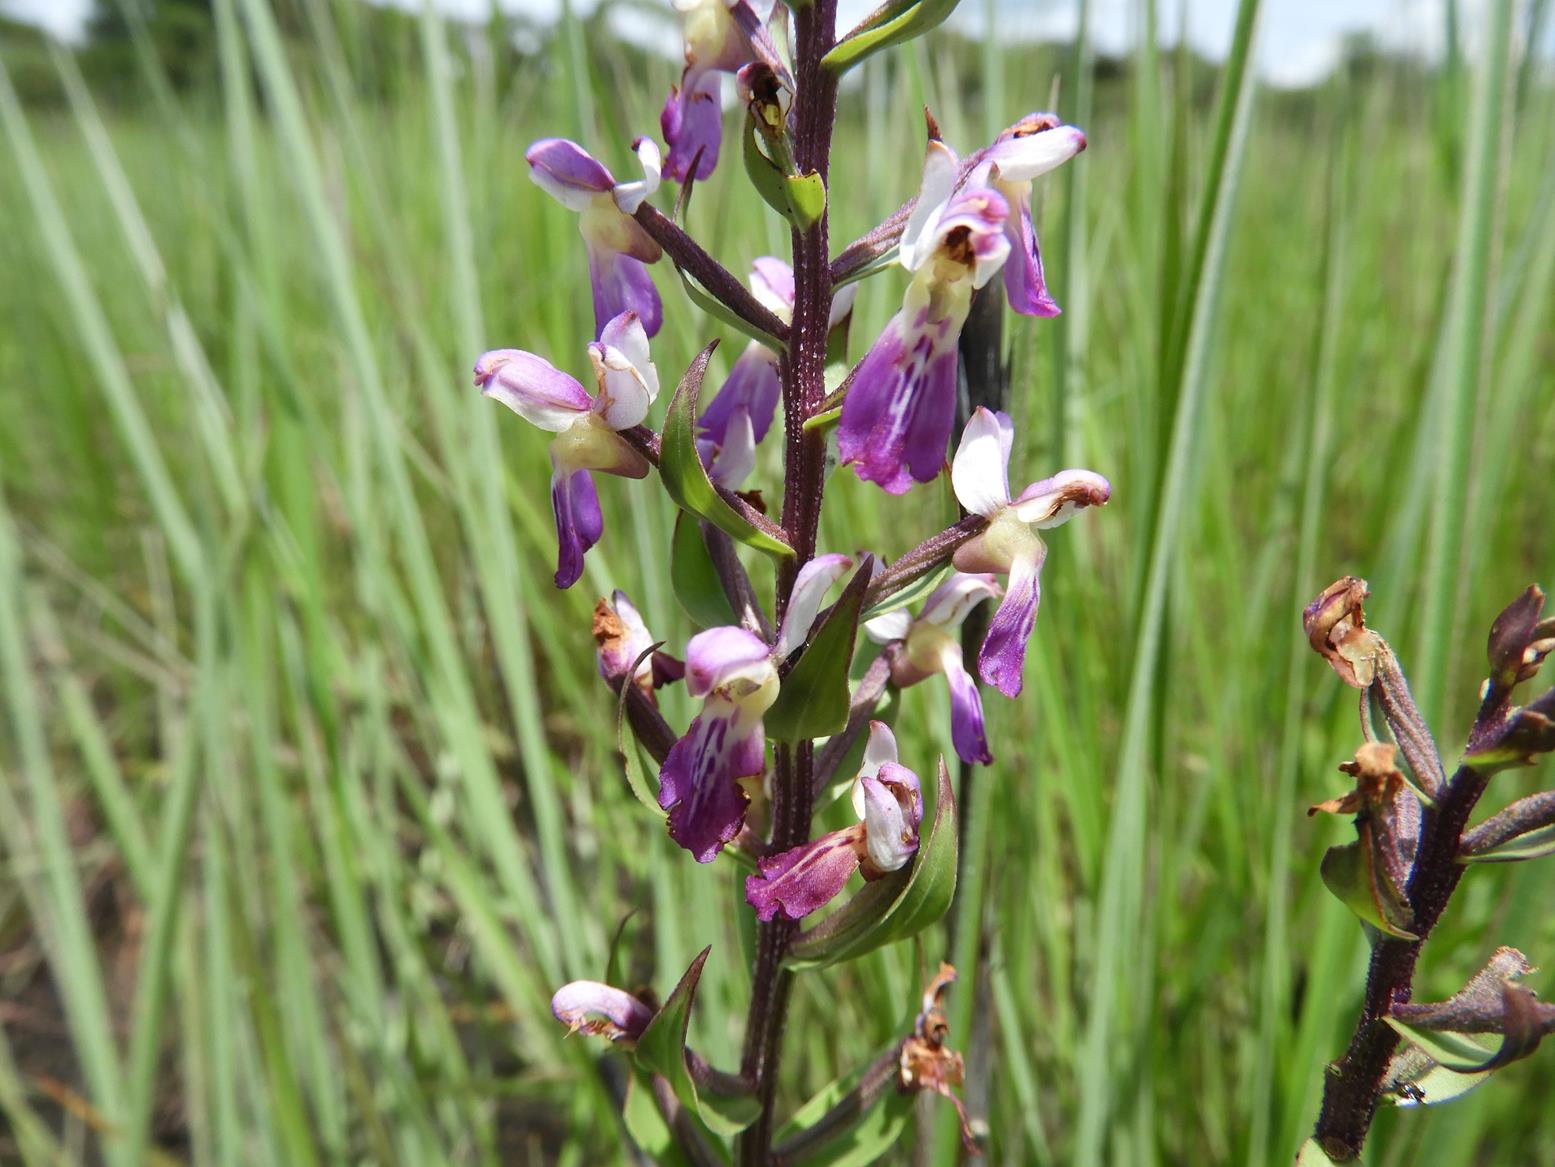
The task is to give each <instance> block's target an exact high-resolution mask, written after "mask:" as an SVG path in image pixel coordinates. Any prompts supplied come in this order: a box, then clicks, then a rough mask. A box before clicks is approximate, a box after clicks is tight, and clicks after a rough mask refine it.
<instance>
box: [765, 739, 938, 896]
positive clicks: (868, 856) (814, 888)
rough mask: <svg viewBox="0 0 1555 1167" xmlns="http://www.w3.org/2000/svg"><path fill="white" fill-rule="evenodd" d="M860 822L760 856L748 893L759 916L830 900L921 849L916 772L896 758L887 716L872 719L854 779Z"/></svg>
mask: <svg viewBox="0 0 1555 1167" xmlns="http://www.w3.org/2000/svg"><path fill="white" fill-rule="evenodd" d="M853 810H854V813H855V814H857V815H858V819H859V821H858V823H857V824H856V825H854V826H851V827H844V828H843V829H842V830H840V831H832V832H830V833H829V834H825V835H822V836H821V837H820V838H818V839H815V840H812V841H811V842H809V843H805V844H803V845H802V846H798V847H794V848H792V849H790V850H787V851H782V852H779V853H778V854H776V855H769V856H767V857H766V858H764V859H762V860H761V861H760V863H759V865H758V866H759V872H758V874H756V875H751V876H747V877H746V880H745V899H746V901H747V902H748V903H749V904H750V905H751V907H753V908H755V909H756V917H757V919H760V920H770V919H772V917H773V916H775V915H778V914H779V913H781V914H782V915H783V916H785V917H787V918H788V919H790V920H798V919H801V918H802V917H804V916H808V915H809V914H810V913H811V912H814V911H816V910H817V909H818V908H821V907H824V906H825V905H826V904H828V903H830V902H831V901H832V900H833V899H834V898H836V896H837V894H838V893H839V892H841V891H842V889H843V888H844V887H845V886H846V885H847V882H848V879H849V878H850V877H851V876H852V875H853V873H854V872H855V871H861V872H862V873H863V876H864V878H865V879H867V880H874V879H879V878H880V877H881V876H883V875H886V874H887V873H889V872H892V871H900V870H901V869H902V868H903V867H905V866H906V865H907V864H908V863H909V862H911V860H912V857H913V856H914V855H915V854H917V852H918V829H919V827H920V826H921V825H922V823H923V793H922V789H921V785H920V783H919V781H918V775H916V774H914V773H913V772H912V771H911V770H909V769H908V768H907V767H906V766H903V765H901V764H900V763H898V761H897V753H896V738H895V737H894V736H893V735H892V733H891V730H890V727H888V726H887V725H886V724H885V723H884V722H880V721H872V722H870V724H869V742H868V744H867V745H866V746H865V747H864V764H863V767H862V769H860V770H859V773H858V776H857V777H856V778H855V779H854V780H853Z"/></svg>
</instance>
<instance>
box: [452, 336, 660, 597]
mask: <svg viewBox="0 0 1555 1167" xmlns="http://www.w3.org/2000/svg"><path fill="white" fill-rule="evenodd" d="M589 360H590V363H591V364H592V365H593V367H594V380H595V386H596V390H595V392H594V394H593V395H592V396H591V395H590V394H589V393H588V391H587V390H586V389H584V388H583V386H582V385H581V384H579V383H578V382H577V381H576V380H575V379H574V378H572V377H571V376H569V375H568V374H566V373H564V372H562V371H561V370H560V369H558V368H556V366H554V365H553V364H551V362H550V361H548V360H546V359H545V358H544V357H540V356H536V355H535V354H534V353H530V352H524V351H523V350H521V349H493V350H492V351H491V352H488V353H483V354H482V355H481V357H480V359H479V360H477V361H476V362H475V384H476V385H477V386H479V387H480V390H481V393H482V394H484V395H485V396H487V397H491V398H494V399H495V400H497V401H500V402H501V403H502V404H503V405H506V406H507V407H508V408H509V409H511V410H512V411H513V412H514V413H516V414H518V415H519V416H520V417H522V418H523V419H524V420H525V421H527V422H529V423H530V424H531V425H534V426H537V427H538V428H540V429H542V430H546V431H548V432H550V433H553V434H555V435H556V437H555V438H554V439H553V440H552V442H551V509H552V511H553V512H554V514H555V518H556V539H557V548H558V550H557V565H556V586H557V587H559V588H569V587H571V586H572V585H573V584H575V583H577V582H578V579H579V577H580V576H581V575H582V574H583V557H584V555H585V554H586V553H587V552H588V549H589V548H590V547H592V546H594V544H595V543H597V542H598V541H599V538H600V536H601V535H602V534H603V533H604V517H603V515H602V514H601V512H600V509H599V495H598V493H597V492H596V490H595V488H594V479H593V476H592V472H593V471H599V472H602V473H605V474H615V475H619V476H621V477H623V478H642V477H644V476H646V475H647V473H648V462H647V460H646V459H645V458H644V457H643V456H642V455H641V454H640V453H638V452H637V450H635V449H634V448H633V447H632V446H631V445H630V444H629V443H628V442H627V441H626V440H625V439H624V438H622V437H621V436H620V433H619V432H618V431H620V430H625V429H630V428H632V427H633V426H636V425H639V424H641V423H642V420H643V419H644V418H645V417H646V416H647V414H648V407H649V406H650V405H651V404H652V403H653V400H654V398H655V397H657V396H658V392H659V374H658V371H657V370H656V369H655V368H654V365H653V361H652V360H651V359H650V357H649V353H648V337H647V334H646V332H645V331H644V329H643V325H642V322H641V321H640V320H639V319H638V318H637V316H636V314H635V313H632V312H623V313H621V314H620V315H618V316H616V317H613V318H612V319H611V320H610V321H608V322H607V323H606V324H605V327H604V328H603V329H602V330H601V333H600V338H599V340H597V341H595V342H594V343H593V344H591V345H589Z"/></svg>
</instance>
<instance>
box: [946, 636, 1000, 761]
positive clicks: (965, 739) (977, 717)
mask: <svg viewBox="0 0 1555 1167" xmlns="http://www.w3.org/2000/svg"><path fill="white" fill-rule="evenodd" d="M943 671H944V673H945V680H946V681H947V682H948V683H949V685H950V739H951V742H952V743H953V744H954V745H955V747H956V757H958V758H960V759H961V760H962V761H963V762H965V763H966V764H967V765H969V766H971V765H976V764H977V763H979V762H980V763H982V764H983V765H985V766H986V765H988V764H989V763H991V762H992V761H993V754H992V753H991V752H990V751H989V749H988V734H987V732H986V730H985V729H984V726H983V696H982V694H981V693H979V692H978V690H977V682H976V681H975V680H973V678H972V674H971V673H969V672H967V670H966V664H965V662H964V661H963V660H962V657H961V647H960V645H957V646H956V650H955V656H954V659H951V654H949V653H947V654H946V656H945V662H944V670H943Z"/></svg>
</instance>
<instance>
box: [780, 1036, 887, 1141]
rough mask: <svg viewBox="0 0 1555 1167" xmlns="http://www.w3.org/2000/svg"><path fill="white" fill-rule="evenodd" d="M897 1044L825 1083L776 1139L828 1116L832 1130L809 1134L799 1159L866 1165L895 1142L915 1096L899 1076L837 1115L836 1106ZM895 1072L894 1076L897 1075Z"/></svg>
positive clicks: (791, 1136) (785, 1138)
mask: <svg viewBox="0 0 1555 1167" xmlns="http://www.w3.org/2000/svg"><path fill="white" fill-rule="evenodd" d="M896 1048H897V1046H896V1045H895V1044H893V1045H892V1046H891V1047H890V1048H889V1049H888V1050H883V1051H881V1053H880V1054H879V1055H878V1056H876V1057H874V1058H871V1059H870V1060H869V1061H868V1062H867V1063H865V1064H864V1065H863V1066H859V1067H857V1068H855V1069H853V1070H851V1071H849V1072H848V1073H846V1074H844V1075H842V1076H841V1077H840V1078H838V1079H836V1080H835V1081H834V1082H831V1083H830V1084H828V1085H826V1086H824V1087H822V1088H821V1089H820V1090H819V1091H818V1092H817V1093H816V1094H815V1096H814V1097H812V1098H811V1099H810V1100H809V1101H808V1102H806V1103H805V1104H804V1105H803V1106H801V1107H800V1108H799V1109H798V1110H796V1111H795V1112H794V1114H793V1117H791V1118H790V1119H789V1120H788V1122H786V1123H785V1124H784V1125H783V1128H782V1129H781V1130H780V1131H779V1132H778V1135H777V1139H776V1140H775V1141H776V1143H777V1145H778V1147H779V1148H780V1149H781V1148H783V1147H784V1145H785V1144H787V1143H789V1142H791V1141H793V1140H796V1139H800V1138H801V1137H802V1136H803V1135H804V1134H805V1132H806V1131H808V1130H810V1128H811V1127H814V1126H815V1125H816V1124H817V1123H820V1122H821V1121H822V1120H823V1119H825V1120H828V1121H829V1123H831V1124H835V1129H830V1130H828V1131H827V1132H826V1133H825V1134H824V1135H823V1136H819V1137H818V1139H813V1140H812V1139H805V1140H804V1149H803V1151H802V1152H801V1154H800V1157H799V1159H798V1161H799V1162H802V1163H804V1164H805V1167H866V1165H867V1164H870V1163H873V1162H875V1161H876V1160H878V1159H879V1158H880V1157H881V1156H882V1155H884V1154H885V1153H886V1152H887V1151H889V1150H890V1149H891V1148H892V1147H893V1146H895V1145H896V1143H897V1141H898V1140H899V1139H900V1138H901V1136H902V1132H903V1131H904V1130H905V1129H906V1128H907V1122H908V1119H909V1118H911V1117H912V1100H913V1096H912V1095H911V1094H908V1093H904V1092H902V1091H901V1090H898V1089H897V1088H896V1084H895V1082H894V1080H893V1081H892V1082H890V1083H888V1084H883V1085H882V1086H881V1087H880V1088H879V1092H878V1093H877V1094H876V1096H875V1097H874V1098H872V1099H860V1098H857V1097H855V1098H854V1099H853V1100H852V1101H851V1103H850V1105H852V1106H856V1107H858V1109H857V1110H856V1111H854V1112H853V1113H846V1114H843V1115H841V1116H838V1115H836V1114H834V1113H833V1112H834V1111H836V1110H837V1109H838V1107H839V1105H840V1104H842V1103H843V1102H844V1101H845V1100H847V1099H848V1095H850V1094H853V1093H855V1092H856V1091H858V1089H859V1084H860V1082H861V1081H862V1080H863V1078H864V1075H865V1074H867V1073H868V1072H869V1071H870V1070H872V1069H874V1068H876V1067H877V1066H878V1065H879V1063H880V1061H881V1060H882V1059H883V1058H885V1057H887V1056H888V1055H889V1054H891V1053H893V1052H894V1051H895V1050H896ZM892 1077H893V1079H894V1077H895V1075H894V1074H893V1075H892ZM785 1160H786V1156H785Z"/></svg>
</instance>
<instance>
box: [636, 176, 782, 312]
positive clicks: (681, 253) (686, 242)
mask: <svg viewBox="0 0 1555 1167" xmlns="http://www.w3.org/2000/svg"><path fill="white" fill-rule="evenodd" d="M634 218H636V220H637V221H638V223H640V224H641V225H642V228H643V230H644V231H646V232H648V234H649V235H650V236H652V237H653V241H654V242H655V243H657V244H658V245H659V246H660V247H662V248H664V250H665V251H666V252H668V253H669V257H670V259H671V260H673V261H674V263H675V266H676V267H678V268H679V269H680V270H681V271H683V272H686V273H687V274H688V275H690V276H691V277H692V278H694V279H695V280H696V282H697V283H699V284H701V285H702V286H703V287H704V288H706V289H707V290H708V291H709V292H711V293H712V294H713V295H714V296H716V297H717V298H718V299H719V300H720V301H721V302H722V303H723V306H724V307H725V308H727V309H729V311H731V312H733V313H734V314H735V315H736V316H738V317H739V318H740V319H741V320H743V321H745V322H746V323H747V324H749V325H751V326H752V327H754V328H759V329H760V330H761V331H762V332H765V333H767V335H769V336H774V337H776V338H777V339H778V340H780V341H785V342H786V341H787V340H788V334H789V328H788V325H786V324H784V323H783V322H782V321H781V320H779V319H778V318H777V317H776V316H774V315H773V314H772V312H771V310H770V309H768V308H766V307H764V306H763V305H762V303H761V301H759V300H758V299H756V297H755V296H753V295H751V293H750V289H748V288H747V287H746V286H745V285H744V284H742V283H740V281H739V280H738V279H737V278H736V277H735V275H734V273H733V272H731V271H730V270H729V269H728V268H726V267H724V265H723V264H721V263H719V262H718V261H717V260H716V259H714V258H713V257H712V256H711V255H709V254H707V252H706V251H704V250H702V245H701V244H699V243H698V242H697V241H696V240H695V239H693V238H691V236H689V235H687V234H686V233H685V232H684V231H682V230H681V229H680V228H679V227H677V226H676V225H675V224H674V222H673V221H672V220H670V219H668V218H666V217H665V216H664V215H663V213H661V212H660V211H659V209H658V208H657V207H655V206H654V205H653V204H652V203H644V204H643V205H642V206H640V207H638V208H637V214H636V215H635V216H634Z"/></svg>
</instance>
